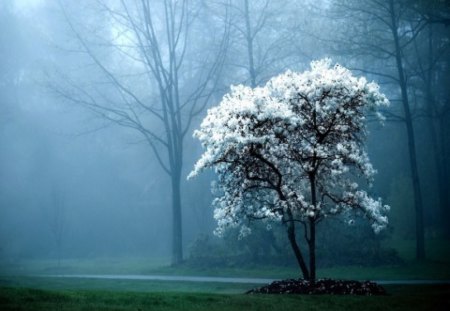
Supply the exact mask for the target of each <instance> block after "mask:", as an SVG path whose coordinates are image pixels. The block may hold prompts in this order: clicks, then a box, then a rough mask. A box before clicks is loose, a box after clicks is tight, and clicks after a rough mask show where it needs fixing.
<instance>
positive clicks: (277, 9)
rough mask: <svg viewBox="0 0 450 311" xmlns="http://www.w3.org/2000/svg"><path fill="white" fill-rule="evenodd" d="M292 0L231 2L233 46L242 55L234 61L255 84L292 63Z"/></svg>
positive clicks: (293, 32)
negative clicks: (290, 8)
mask: <svg viewBox="0 0 450 311" xmlns="http://www.w3.org/2000/svg"><path fill="white" fill-rule="evenodd" d="M290 4H291V2H290V1H285V2H283V3H280V2H278V1H273V0H256V1H249V0H244V1H241V0H237V1H230V12H231V14H232V18H231V26H232V31H233V47H234V49H235V53H237V54H238V55H240V56H239V57H236V58H233V60H232V61H231V62H230V65H231V66H232V67H236V68H238V69H241V70H243V71H244V72H245V75H244V77H245V78H244V81H246V82H248V84H249V85H250V86H251V87H255V86H257V85H259V84H261V83H262V82H265V81H266V80H267V79H268V78H270V77H271V76H272V75H273V74H275V73H278V72H279V71H280V70H283V69H284V68H285V67H289V66H288V64H287V63H288V62H289V58H291V57H293V56H295V54H296V51H294V45H293V42H295V39H294V36H295V35H296V34H297V33H296V32H295V31H292V30H293V28H296V25H293V24H292V23H291V21H290V20H289V18H290V14H288V13H289V11H288V8H289V7H290ZM297 18H298V16H297Z"/></svg>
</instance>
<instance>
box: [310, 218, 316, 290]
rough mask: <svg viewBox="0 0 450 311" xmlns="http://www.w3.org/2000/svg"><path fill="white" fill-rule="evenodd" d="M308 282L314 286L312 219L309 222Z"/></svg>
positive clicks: (314, 243)
mask: <svg viewBox="0 0 450 311" xmlns="http://www.w3.org/2000/svg"><path fill="white" fill-rule="evenodd" d="M308 246H309V273H310V275H309V281H310V282H311V283H312V284H314V283H315V282H316V222H315V220H314V219H310V220H309V240H308Z"/></svg>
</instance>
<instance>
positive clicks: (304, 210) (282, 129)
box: [190, 59, 389, 242]
mask: <svg viewBox="0 0 450 311" xmlns="http://www.w3.org/2000/svg"><path fill="white" fill-rule="evenodd" d="M388 104H389V102H388V100H387V98H386V97H385V96H384V94H382V93H381V92H380V90H379V86H378V85H377V84H376V83H374V82H368V81H367V80H366V79H365V78H357V77H355V76H353V75H352V73H351V72H350V71H349V70H348V69H346V68H344V67H342V66H340V65H338V64H337V65H335V66H331V61H330V60H329V59H324V60H320V61H315V62H312V63H311V70H309V71H305V72H304V73H295V72H291V71H287V72H285V73H283V74H281V75H279V76H277V77H274V78H272V79H271V80H270V81H268V82H267V84H266V85H265V86H263V87H256V88H254V89H252V88H249V87H245V86H242V85H240V86H235V87H232V89H231V92H230V93H229V94H227V95H225V96H224V98H223V100H222V101H221V103H220V104H219V105H218V106H217V107H214V108H212V109H210V110H209V111H208V113H207V116H206V117H205V119H204V120H203V122H202V124H201V127H200V129H199V130H197V131H196V132H195V134H194V136H195V137H197V138H198V139H199V140H200V141H201V142H202V145H203V147H204V148H205V152H204V153H203V155H202V156H201V158H200V159H199V161H198V162H197V163H196V165H195V168H194V170H193V171H192V173H191V174H190V176H195V175H196V174H198V173H199V172H200V171H201V170H203V169H205V168H214V169H215V172H216V173H217V176H218V182H217V184H216V186H215V192H216V194H217V198H216V199H215V200H214V207H215V213H214V217H215V219H216V220H217V222H218V228H217V229H216V233H218V234H221V233H223V231H224V230H225V229H226V228H227V227H236V226H240V227H241V234H242V235H245V234H247V233H249V232H250V229H249V228H248V226H247V224H248V222H249V221H251V220H255V219H261V220H265V221H281V222H283V223H286V224H289V223H294V222H299V223H302V224H304V225H305V228H306V225H311V224H316V223H317V222H319V221H320V220H321V219H323V218H325V217H328V216H330V215H335V214H340V213H344V212H345V213H346V212H350V211H352V210H356V211H359V212H361V213H362V214H363V215H364V216H366V217H367V218H368V219H369V220H370V221H371V223H372V227H373V229H374V230H375V232H378V231H380V230H381V229H383V228H384V227H385V226H386V225H387V222H388V220H387V217H386V216H385V212H386V211H387V210H388V209H389V207H388V206H387V205H383V204H382V202H381V199H373V198H372V197H370V196H369V195H368V193H367V192H366V191H365V190H363V189H362V188H361V187H360V185H359V184H358V182H359V181H360V180H361V179H365V180H366V181H368V183H369V184H370V182H371V180H372V178H373V175H374V174H375V170H374V168H373V167H372V165H371V163H370V161H369V158H368V155H367V153H366V151H365V147H364V141H365V137H366V134H367V131H366V115H367V112H368V111H369V110H372V111H375V110H376V109H377V108H378V107H380V106H387V105H388ZM377 115H378V116H379V117H380V118H382V116H381V115H380V114H379V113H377ZM310 238H311V237H309V238H308V237H307V239H310ZM308 242H310V241H308Z"/></svg>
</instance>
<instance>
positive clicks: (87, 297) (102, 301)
mask: <svg viewBox="0 0 450 311" xmlns="http://www.w3.org/2000/svg"><path fill="white" fill-rule="evenodd" d="M386 288H387V290H388V292H389V295H388V296H378V297H351V296H330V295H326V296H299V295H243V294H212V293H189V292H171V291H169V292H150V293H142V292H132V291H128V292H124V291H105V290H58V291H53V290H43V289H28V288H21V287H0V310H2V311H7V310H27V311H30V310H70V311H75V310H135V311H136V310H155V311H156V310H208V311H210V310H211V311H214V310H217V311H219V310H317V311H320V310H346V311H352V310H361V309H363V310H365V311H367V310H408V311H409V310H426V311H433V310H449V308H450V299H449V297H450V287H449V286H434V285H427V286H415V285H414V286H412V285H408V286H386Z"/></svg>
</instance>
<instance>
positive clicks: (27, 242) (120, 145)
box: [0, 0, 450, 274]
mask: <svg viewBox="0 0 450 311" xmlns="http://www.w3.org/2000/svg"><path fill="white" fill-rule="evenodd" d="M366 2H367V3H366ZM387 2H389V1H387ZM387 2H386V3H387ZM400 2H401V3H400ZM400 2H398V3H396V4H395V5H396V6H398V7H395V9H398V10H400V11H399V12H400V13H399V14H398V15H396V18H397V22H398V24H397V26H398V29H396V32H397V33H398V34H399V38H397V39H399V45H396V42H394V41H392V40H393V39H392V37H391V34H390V33H389V28H388V27H385V23H386V22H387V19H388V18H389V16H381V17H380V18H379V20H377V17H376V16H375V15H371V13H370V12H372V13H374V12H379V13H380V12H381V13H380V14H384V13H383V12H384V11H383V8H377V7H375V6H376V4H374V3H375V2H374V1H362V2H361V3H360V4H358V3H359V2H358V1H308V0H305V1H276V0H273V1H269V0H267V1H259V0H258V1H234V0H231V1H200V0H199V1H187V2H184V1H116V0H101V1H87V0H80V1H76V2H75V1H64V0H61V1H48V0H34V1H31V0H30V1H25V0H21V1H1V3H0V273H1V274H9V273H17V271H18V270H17V269H19V271H20V269H27V265H29V264H30V262H43V261H45V262H46V265H47V266H46V267H47V268H48V269H49V270H48V271H53V272H58V273H59V272H64V271H65V270H64V269H66V268H68V267H71V265H76V262H77V261H79V262H88V261H96V260H110V261H114V260H116V261H118V262H123V263H125V264H124V265H125V266H126V263H127V262H128V261H130V260H131V261H132V260H140V261H141V262H142V263H143V264H142V265H143V266H142V269H141V270H138V271H139V272H142V271H147V270H148V267H147V268H146V266H145V265H146V263H148V265H149V266H151V267H153V266H152V265H153V263H155V262H157V263H158V264H161V265H162V266H172V267H177V266H186V267H193V268H204V269H206V268H212V269H219V270H220V269H223V268H230V267H231V268H236V267H255V266H258V265H263V266H264V265H267V266H271V267H274V266H281V267H291V268H293V269H296V271H297V268H296V265H297V264H296V261H295V257H294V256H293V255H292V251H291V249H290V247H289V243H288V242H289V241H288V239H287V237H286V235H285V230H284V229H283V226H282V225H281V224H273V225H272V227H271V230H267V228H266V224H265V223H261V222H258V221H255V222H252V223H251V224H249V226H250V227H251V228H252V234H251V235H249V236H247V237H244V238H240V237H239V230H238V229H236V228H231V229H230V230H229V231H227V233H226V234H225V236H224V237H218V236H216V235H214V233H213V232H214V229H215V228H216V227H217V222H216V220H215V219H214V209H213V207H212V201H213V199H214V197H215V196H214V194H212V192H211V182H213V181H215V180H217V176H216V174H215V173H214V172H213V170H209V171H205V172H204V173H202V174H201V175H199V176H198V177H196V178H194V179H190V180H187V176H188V174H189V173H190V172H191V171H192V170H193V168H194V164H195V163H196V161H197V160H198V159H199V158H200V156H201V155H202V153H203V151H204V149H203V147H202V146H201V144H200V142H199V140H198V139H196V138H194V137H193V133H194V130H196V129H198V128H199V127H200V124H201V122H202V120H203V118H204V117H205V116H206V114H207V111H208V109H209V108H211V107H214V106H217V105H218V104H219V103H220V101H221V100H222V98H223V96H224V95H225V94H227V93H229V91H230V85H239V84H243V85H245V86H248V87H252V88H255V87H258V86H259V87H261V86H263V85H265V83H266V82H267V81H268V80H270V79H271V78H272V77H274V76H276V75H278V74H281V73H284V72H285V71H286V70H292V71H299V72H302V71H304V70H308V68H309V66H310V62H311V61H314V60H318V59H322V58H330V59H331V61H332V63H333V64H335V63H339V64H341V65H343V66H345V67H346V68H348V69H350V70H351V71H352V73H353V74H354V75H355V76H357V77H361V76H364V77H366V79H367V80H368V81H372V80H373V81H375V82H376V83H378V84H379V85H380V90H381V92H383V93H384V94H386V96H387V98H388V99H389V101H390V106H389V107H388V108H384V109H383V111H381V112H382V113H383V114H384V116H385V120H384V121H383V122H382V124H381V123H379V122H375V121H373V120H372V118H371V117H368V118H367V126H368V129H369V131H368V132H369V133H368V135H367V143H366V149H367V152H368V156H369V158H370V160H371V162H372V164H373V166H374V168H375V169H376V170H377V174H376V175H375V177H374V182H373V186H372V187H371V188H370V187H367V189H368V190H367V191H368V193H369V194H371V195H372V196H373V197H375V198H378V197H380V198H381V199H382V201H383V202H384V203H386V204H388V205H389V206H390V212H389V213H388V214H387V217H388V219H389V224H388V226H387V228H386V229H385V230H383V231H382V232H381V233H379V234H375V233H374V232H373V231H372V230H371V228H370V224H369V223H368V222H367V221H365V220H364V219H363V218H358V217H355V222H354V223H353V222H352V224H351V225H348V218H347V216H345V215H344V216H342V217H341V216H338V217H336V218H335V219H333V220H328V219H327V220H325V221H323V222H321V223H320V224H318V226H317V230H318V235H317V266H318V268H319V269H321V268H331V267H338V268H339V267H343V266H351V265H357V266H383V265H401V264H404V263H405V260H406V261H407V260H409V259H411V260H416V259H417V260H419V261H420V260H426V259H430V260H436V261H439V260H444V258H445V257H446V254H448V238H449V237H450V231H449V227H450V206H449V195H450V191H449V189H450V188H449V186H450V178H449V174H450V165H449V163H450V161H449V155H450V148H449V146H450V135H449V130H450V126H449V125H450V122H449V121H450V114H449V112H450V109H449V108H450V94H449V92H450V89H449V88H448V85H449V83H450V71H449V61H450V43H449V42H450V41H449V38H450V27H449V26H448V25H449V22H448V21H449V16H450V7H449V5H448V3H447V2H445V1H430V3H428V2H426V1H400ZM167 3H170V5H169V8H170V10H169V11H167V10H166V11H165V10H164V8H166V9H167V7H165V5H166V6H167ZM364 5H366V7H364ZM364 8H368V10H369V11H370V12H369V13H367V12H366V11H365V10H364ZM367 14H368V15H367ZM374 14H375V13H374ZM397 43H398V42H397ZM396 48H397V50H396ZM396 55H398V57H401V60H402V61H403V63H402V65H399V63H398V61H399V59H398V58H396ZM399 66H400V67H399ZM401 75H404V76H401ZM405 101H407V102H406V103H405ZM405 107H407V108H408V109H409V110H408V111H406V112H405ZM352 219H353V218H352ZM418 219H419V220H418ZM297 235H298V236H299V237H301V236H302V235H303V233H302V232H301V230H300V229H299V232H298V233H297ZM360 245H364V246H365V247H359V246H360ZM435 245H439V246H438V247H437V248H434V246H435ZM300 248H301V249H302V250H303V251H306V246H305V245H301V247H300ZM405 248H406V249H407V251H406V253H407V256H409V257H407V258H406V257H405V256H404V254H405V252H404V251H405ZM77 269H78V268H77ZM77 269H75V270H74V271H81V270H79V269H78V270H77ZM146 269H147V270H146ZM124 271H126V268H124Z"/></svg>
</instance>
